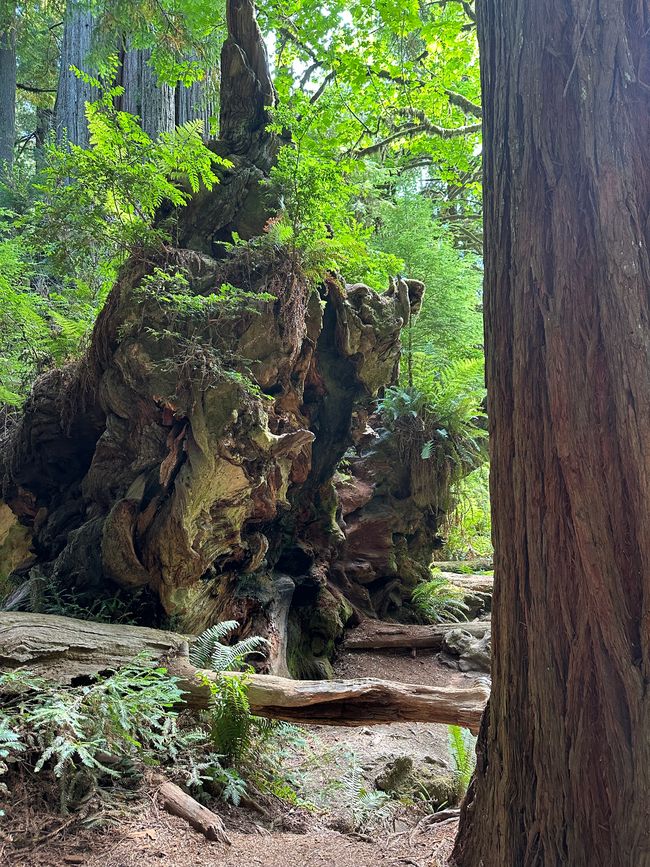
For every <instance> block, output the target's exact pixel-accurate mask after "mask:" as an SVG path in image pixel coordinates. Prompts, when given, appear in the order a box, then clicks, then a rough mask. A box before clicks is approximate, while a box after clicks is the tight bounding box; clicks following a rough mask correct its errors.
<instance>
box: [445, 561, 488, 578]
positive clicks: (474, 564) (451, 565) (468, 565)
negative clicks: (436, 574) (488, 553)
mask: <svg viewBox="0 0 650 867" xmlns="http://www.w3.org/2000/svg"><path fill="white" fill-rule="evenodd" d="M433 566H434V568H436V569H440V570H441V571H442V572H454V573H456V574H457V575H466V574H468V572H467V570H468V569H469V570H470V572H471V573H475V572H482V571H484V570H486V569H487V570H490V569H492V557H476V558H475V559H474V560H437V561H435V562H434V563H433Z"/></svg>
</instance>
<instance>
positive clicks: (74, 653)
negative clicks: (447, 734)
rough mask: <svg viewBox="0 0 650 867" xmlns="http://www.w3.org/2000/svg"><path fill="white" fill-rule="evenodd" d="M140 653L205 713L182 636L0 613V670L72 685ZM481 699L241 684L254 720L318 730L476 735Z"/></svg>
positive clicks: (202, 690) (369, 683) (377, 684)
mask: <svg viewBox="0 0 650 867" xmlns="http://www.w3.org/2000/svg"><path fill="white" fill-rule="evenodd" d="M143 651H148V652H149V653H151V654H152V655H154V656H155V657H157V658H162V659H163V660H164V662H165V664H166V665H167V667H168V669H169V671H170V672H171V673H172V674H175V675H176V676H178V677H179V678H180V681H181V687H182V688H183V689H184V690H185V691H186V695H185V701H186V702H187V704H188V705H189V706H190V707H193V708H206V707H207V706H208V704H209V700H210V690H209V687H207V686H206V685H205V683H204V682H202V680H201V679H200V678H199V677H197V675H198V674H200V675H202V676H203V678H204V679H205V678H207V679H208V680H214V679H216V678H217V677H218V675H216V674H215V673H214V672H210V671H201V672H199V671H198V670H197V669H196V668H194V667H193V666H192V665H191V663H190V661H189V657H188V636H184V635H178V634H176V633H173V632H162V631H159V630H155V629H147V628H144V627H139V626H120V625H115V624H107V623H93V622H90V621H83V620H74V619H73V618H68V617H57V616H54V615H46V614H30V613H23V612H0V669H5V670H6V669H12V668H17V667H20V666H22V667H25V668H27V669H29V670H31V671H34V672H36V673H37V674H39V675H41V676H43V677H47V678H50V679H53V680H56V681H58V682H61V683H68V684H69V683H72V682H74V681H75V680H77V679H78V678H80V677H88V676H90V675H92V674H96V673H98V672H101V671H107V670H113V669H117V668H119V667H120V666H121V665H123V664H124V663H126V662H128V661H129V660H131V659H133V657H134V656H135V655H137V654H138V653H141V652H143ZM488 694H489V693H488V690H487V688H486V687H484V686H473V687H468V688H464V689H457V688H452V687H432V686H417V685H412V684H404V683H393V682H391V681H383V680H375V679H374V678H361V679H358V680H338V681H319V680H290V679H288V678H284V677H273V676H271V675H264V674H252V675H249V679H248V697H249V701H250V704H251V708H252V710H253V711H254V713H256V714H258V715H260V716H265V717H269V718H272V719H281V720H287V721H289V722H312V723H319V724H321V725H339V726H358V725H371V724H376V723H389V722H397V721H401V722H429V723H443V724H450V725H461V726H466V727H467V728H469V729H471V730H472V731H477V729H478V725H479V722H480V718H481V714H482V712H483V708H484V707H485V703H486V701H487V698H488Z"/></svg>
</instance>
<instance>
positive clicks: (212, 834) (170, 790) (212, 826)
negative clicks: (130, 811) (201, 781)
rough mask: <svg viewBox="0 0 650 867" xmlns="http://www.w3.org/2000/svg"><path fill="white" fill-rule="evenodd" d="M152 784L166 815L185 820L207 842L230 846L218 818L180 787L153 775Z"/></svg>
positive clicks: (224, 828)
mask: <svg viewBox="0 0 650 867" xmlns="http://www.w3.org/2000/svg"><path fill="white" fill-rule="evenodd" d="M153 782H154V783H155V784H156V785H157V786H158V787H159V788H158V790H157V791H156V796H157V798H158V800H159V801H160V803H161V804H162V806H163V807H164V808H165V809H166V810H167V812H168V813H171V814H172V815H173V816H179V817H180V818H181V819H185V821H186V822H187V823H188V825H191V826H192V827H193V828H194V829H195V830H196V831H199V832H200V833H201V834H203V835H204V836H205V837H206V838H207V839H208V840H216V841H217V842H219V843H226V844H227V845H228V846H230V845H232V841H231V840H230V837H229V836H228V834H227V833H226V826H225V825H224V824H223V822H222V820H221V817H220V816H217V814H216V813H213V812H212V810H208V808H207V807H204V806H202V805H201V804H199V802H198V801H195V800H194V798H193V797H192V796H191V795H188V794H187V792H184V791H183V790H182V789H181V788H180V786H177V785H176V784H175V783H170V782H169V780H165V778H164V777H161V776H159V775H155V776H154V778H153Z"/></svg>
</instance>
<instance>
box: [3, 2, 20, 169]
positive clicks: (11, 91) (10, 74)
mask: <svg viewBox="0 0 650 867" xmlns="http://www.w3.org/2000/svg"><path fill="white" fill-rule="evenodd" d="M15 18H16V4H15V3H14V2H11V0H7V2H3V3H2V4H0V174H1V173H2V171H3V168H4V166H5V165H8V166H11V164H12V162H13V157H14V144H15V139H16V27H15V24H16V22H15Z"/></svg>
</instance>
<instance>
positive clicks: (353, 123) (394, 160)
mask: <svg viewBox="0 0 650 867" xmlns="http://www.w3.org/2000/svg"><path fill="white" fill-rule="evenodd" d="M468 8H470V7H469V4H468ZM259 14H260V19H261V21H262V25H263V27H264V28H265V29H266V30H267V31H268V32H274V33H275V34H276V42H277V48H276V52H275V58H274V60H275V78H276V87H277V88H278V91H279V94H280V99H281V103H282V104H283V105H286V106H288V107H289V108H290V109H291V110H292V111H293V113H294V115H295V116H300V115H302V114H304V112H305V109H304V103H308V105H310V106H312V107H314V108H315V118H314V121H313V123H312V125H311V128H310V139H311V141H313V142H314V144H315V145H316V147H319V148H322V149H327V150H328V151H329V153H330V154H331V155H332V156H333V157H334V158H339V157H350V156H352V157H355V158H357V159H358V160H366V161H369V162H372V161H374V160H383V161H384V162H385V163H386V164H388V165H391V166H395V167H399V168H404V167H406V166H410V165H413V164H414V163H416V162H417V164H418V165H419V167H420V171H422V167H423V166H434V167H436V168H438V167H439V174H440V176H441V180H442V181H443V182H452V181H454V180H457V178H458V176H459V174H460V173H465V174H466V173H467V172H469V171H471V169H472V167H473V166H475V164H476V158H475V156H474V150H475V146H476V141H477V136H478V130H477V128H476V126H475V125H473V132H470V133H469V134H467V135H460V136H453V135H452V136H451V137H447V136H445V134H444V133H443V135H442V136H441V135H440V133H439V131H438V130H439V129H440V128H453V127H466V126H467V115H466V112H465V111H463V110H462V109H461V108H459V107H458V105H457V104H456V103H454V102H451V101H450V98H449V95H448V93H447V90H448V89H451V90H454V91H460V92H462V93H463V94H464V95H465V96H467V97H469V98H470V99H474V100H477V99H478V94H479V80H478V52H477V48H476V39H475V34H474V32H473V30H472V29H471V27H468V26H467V25H468V21H469V19H468V18H467V16H466V14H465V11H464V9H463V6H462V5H461V4H459V3H441V4H438V3H434V4H422V3H416V2H409V3H407V4H404V3H402V2H399V3H398V2H382V3H380V4H368V3H361V2H353V3H349V2H343V0H328V2H327V3H326V4H325V5H323V3H321V2H317V0H271V2H269V3H266V4H264V5H263V6H262V7H260V9H259ZM470 24H471V22H470ZM471 120H474V121H475V118H471ZM435 174H436V175H437V174H438V172H437V171H436V172H435Z"/></svg>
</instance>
